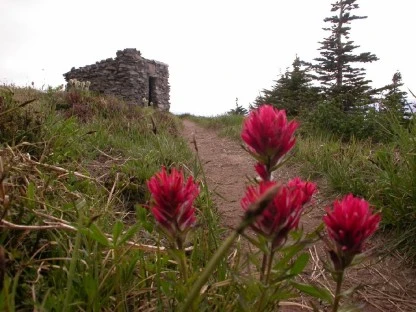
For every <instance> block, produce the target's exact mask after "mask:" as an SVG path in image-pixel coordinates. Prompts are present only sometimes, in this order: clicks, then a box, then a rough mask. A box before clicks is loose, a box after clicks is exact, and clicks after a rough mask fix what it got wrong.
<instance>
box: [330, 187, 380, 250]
mask: <svg viewBox="0 0 416 312" xmlns="http://www.w3.org/2000/svg"><path fill="white" fill-rule="evenodd" d="M323 220H324V222H325V225H326V229H327V232H328V234H329V237H330V238H331V239H332V240H333V241H334V242H335V243H336V244H337V245H338V247H339V248H340V249H341V251H342V252H343V253H348V254H350V255H354V254H358V253H360V252H361V251H362V248H363V243H364V241H365V240H366V239H367V238H368V237H370V236H371V235H372V234H373V233H374V232H375V231H376V230H377V228H378V225H379V223H380V221H381V216H380V214H379V213H375V214H373V213H372V209H371V208H370V206H369V204H368V202H367V201H365V200H364V199H361V198H357V197H354V196H353V195H352V194H349V195H347V196H345V197H344V198H343V199H342V200H341V201H335V202H334V205H333V209H332V210H331V209H330V208H327V214H326V216H324V218H323Z"/></svg>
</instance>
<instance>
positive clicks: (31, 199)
mask: <svg viewBox="0 0 416 312" xmlns="http://www.w3.org/2000/svg"><path fill="white" fill-rule="evenodd" d="M35 193H36V187H35V184H34V183H33V182H30V183H29V185H28V186H27V191H26V196H27V199H28V201H27V205H28V207H29V208H30V209H34V208H35Z"/></svg>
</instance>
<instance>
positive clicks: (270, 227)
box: [241, 178, 316, 249]
mask: <svg viewBox="0 0 416 312" xmlns="http://www.w3.org/2000/svg"><path fill="white" fill-rule="evenodd" d="M274 185H276V182H271V181H261V182H260V183H259V185H257V186H249V187H248V188H247V190H246V194H245V196H244V197H243V199H242V200H241V206H242V207H243V209H244V210H247V209H248V208H249V206H250V205H251V204H253V203H254V202H256V201H257V200H258V199H259V197H260V196H261V195H262V194H264V192H266V191H267V190H268V189H269V188H271V187H272V186H274ZM315 190H316V185H315V184H314V183H311V182H304V181H302V180H300V179H299V178H295V179H293V180H291V181H290V182H289V183H288V184H287V185H283V186H281V187H280V189H279V191H278V193H277V195H276V196H275V197H274V199H273V200H272V201H271V202H270V203H269V205H268V206H267V207H266V209H265V210H264V211H263V213H262V215H260V216H259V217H258V218H257V220H256V221H255V222H254V224H253V225H252V226H251V227H252V229H253V230H254V231H255V232H257V233H258V234H261V235H262V236H263V237H265V238H267V239H269V240H270V241H271V242H272V248H273V249H274V248H277V247H279V246H280V245H281V244H282V243H284V241H285V240H286V237H287V235H288V233H289V232H290V230H292V229H294V228H296V227H297V226H298V224H299V219H300V216H301V214H302V212H303V206H304V205H305V204H306V203H308V202H309V201H310V200H311V198H312V195H313V194H314V192H315Z"/></svg>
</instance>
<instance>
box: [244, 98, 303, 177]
mask: <svg viewBox="0 0 416 312" xmlns="http://www.w3.org/2000/svg"><path fill="white" fill-rule="evenodd" d="M297 127H298V123H297V122H296V121H293V120H292V121H290V122H288V121H287V118H286V113H285V111H284V110H278V109H276V108H275V107H273V106H271V105H267V104H265V105H262V106H260V107H259V108H258V109H256V110H254V111H252V112H251V113H250V115H249V116H248V117H247V118H246V119H245V121H244V124H243V130H242V132H241V138H242V139H243V141H244V142H245V143H246V144H247V148H248V150H249V152H250V153H251V154H252V155H253V156H254V157H255V158H256V159H257V160H258V162H259V163H260V164H263V165H265V166H266V168H267V171H268V172H269V173H270V172H271V171H273V167H274V166H276V165H277V164H278V163H279V160H281V158H282V157H283V156H284V155H285V154H286V153H287V152H289V151H290V150H291V149H292V148H293V146H294V145H295V142H296V139H295V137H294V132H295V130H296V128H297ZM256 171H258V168H257V167H256Z"/></svg>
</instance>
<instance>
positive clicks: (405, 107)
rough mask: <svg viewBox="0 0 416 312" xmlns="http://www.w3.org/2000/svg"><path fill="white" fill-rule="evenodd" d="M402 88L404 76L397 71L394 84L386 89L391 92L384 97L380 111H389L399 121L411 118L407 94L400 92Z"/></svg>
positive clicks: (393, 80)
mask: <svg viewBox="0 0 416 312" xmlns="http://www.w3.org/2000/svg"><path fill="white" fill-rule="evenodd" d="M402 86H403V82H402V75H401V73H400V72H399V71H397V72H396V73H394V75H393V78H392V83H391V84H390V85H388V86H386V89H387V90H389V91H388V93H387V94H386V96H385V97H384V99H383V101H382V103H381V107H380V109H381V110H382V111H383V110H386V111H389V112H391V113H393V114H395V115H396V116H397V117H398V118H399V119H402V120H404V119H406V118H408V117H410V109H409V107H410V106H409V104H408V102H407V99H406V96H407V92H405V91H401V90H400V87H402Z"/></svg>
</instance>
